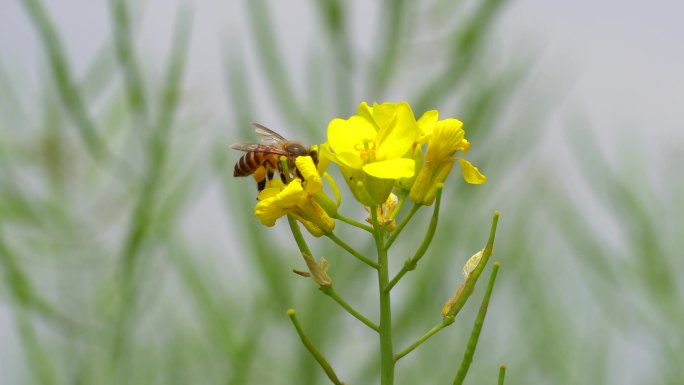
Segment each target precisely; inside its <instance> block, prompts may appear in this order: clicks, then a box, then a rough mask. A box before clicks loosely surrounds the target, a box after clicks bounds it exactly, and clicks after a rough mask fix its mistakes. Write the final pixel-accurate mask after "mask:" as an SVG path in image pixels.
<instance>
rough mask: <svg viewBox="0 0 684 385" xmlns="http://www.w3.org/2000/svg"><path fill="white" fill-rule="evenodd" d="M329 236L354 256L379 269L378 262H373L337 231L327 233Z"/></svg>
mask: <svg viewBox="0 0 684 385" xmlns="http://www.w3.org/2000/svg"><path fill="white" fill-rule="evenodd" d="M326 236H327V237H328V238H330V239H331V240H332V241H333V242H335V243H336V244H337V245H338V246H340V247H341V248H343V249H344V250H346V251H347V252H348V253H349V254H351V255H352V256H353V257H354V258H356V259H358V260H359V261H361V262H363V263H365V264H366V265H368V266H370V267H372V268H374V269H378V268H379V267H380V265H378V264H377V262H373V261H372V260H370V259H369V258H367V257H366V256H364V255H363V254H361V253H359V252H358V251H356V250H354V249H353V248H352V247H351V246H349V245H348V244H347V243H346V242H344V241H343V240H341V239H340V238H339V237H338V236H337V235H335V233H330V234H326Z"/></svg>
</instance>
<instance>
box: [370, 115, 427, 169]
mask: <svg viewBox="0 0 684 385" xmlns="http://www.w3.org/2000/svg"><path fill="white" fill-rule="evenodd" d="M386 104H387V103H386ZM384 106H385V104H382V105H381V107H384ZM383 110H386V111H383ZM373 111H374V116H375V117H376V119H377V116H378V113H379V111H383V112H385V113H387V114H389V112H390V111H392V112H394V113H393V114H392V115H391V116H388V117H384V119H386V126H383V125H379V127H380V129H379V131H378V136H377V138H376V141H377V142H378V148H377V159H378V160H386V159H394V158H399V157H401V156H403V155H404V154H406V153H407V152H408V151H409V150H410V149H411V147H412V146H413V143H414V142H415V140H416V138H418V136H419V134H420V129H419V128H418V123H416V118H415V117H414V116H413V111H411V107H410V106H409V105H408V103H406V102H401V103H399V104H397V105H396V107H394V108H375V109H374V110H373ZM376 121H377V120H376Z"/></svg>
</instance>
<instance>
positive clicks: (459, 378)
mask: <svg viewBox="0 0 684 385" xmlns="http://www.w3.org/2000/svg"><path fill="white" fill-rule="evenodd" d="M499 266H500V264H499V262H495V263H494V269H493V270H492V273H491V274H490V276H489V283H488V284H487V291H486V292H485V295H484V298H483V299H482V304H481V305H480V311H479V312H478V314H477V318H475V324H474V325H473V331H472V332H471V333H470V339H469V340H468V347H467V348H466V351H465V353H464V354H463V360H461V367H460V368H459V369H458V373H457V374H456V378H455V379H454V385H460V384H462V383H463V380H465V377H466V374H468V369H469V368H470V364H471V363H472V362H473V356H474V355H475V348H477V341H478V340H479V338H480V332H481V331H482V325H484V320H485V317H486V316H487V306H488V305H489V298H490V297H491V296H492V289H493V288H494V281H496V273H498V272H499Z"/></svg>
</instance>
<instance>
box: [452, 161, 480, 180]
mask: <svg viewBox="0 0 684 385" xmlns="http://www.w3.org/2000/svg"><path fill="white" fill-rule="evenodd" d="M456 159H457V160H458V163H460V164H461V172H462V173H463V179H465V181H466V182H468V183H470V184H483V183H484V182H486V181H487V177H486V176H484V175H482V174H481V173H480V170H478V169H477V167H475V166H473V165H472V164H471V163H470V162H468V161H467V160H465V159H460V158H456Z"/></svg>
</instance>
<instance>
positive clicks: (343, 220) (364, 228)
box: [335, 213, 373, 233]
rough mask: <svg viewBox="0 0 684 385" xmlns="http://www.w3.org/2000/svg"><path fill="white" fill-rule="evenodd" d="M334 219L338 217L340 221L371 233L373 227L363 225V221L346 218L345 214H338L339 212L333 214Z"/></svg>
mask: <svg viewBox="0 0 684 385" xmlns="http://www.w3.org/2000/svg"><path fill="white" fill-rule="evenodd" d="M335 219H339V220H341V221H342V222H344V223H347V224H349V225H352V226H354V227H358V228H360V229H363V230H366V231H368V232H369V233H373V228H372V227H370V226H368V225H364V224H363V223H361V222H357V221H355V220H353V219H351V218H347V217H345V216H344V215H342V214H339V213H338V214H337V215H335Z"/></svg>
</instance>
